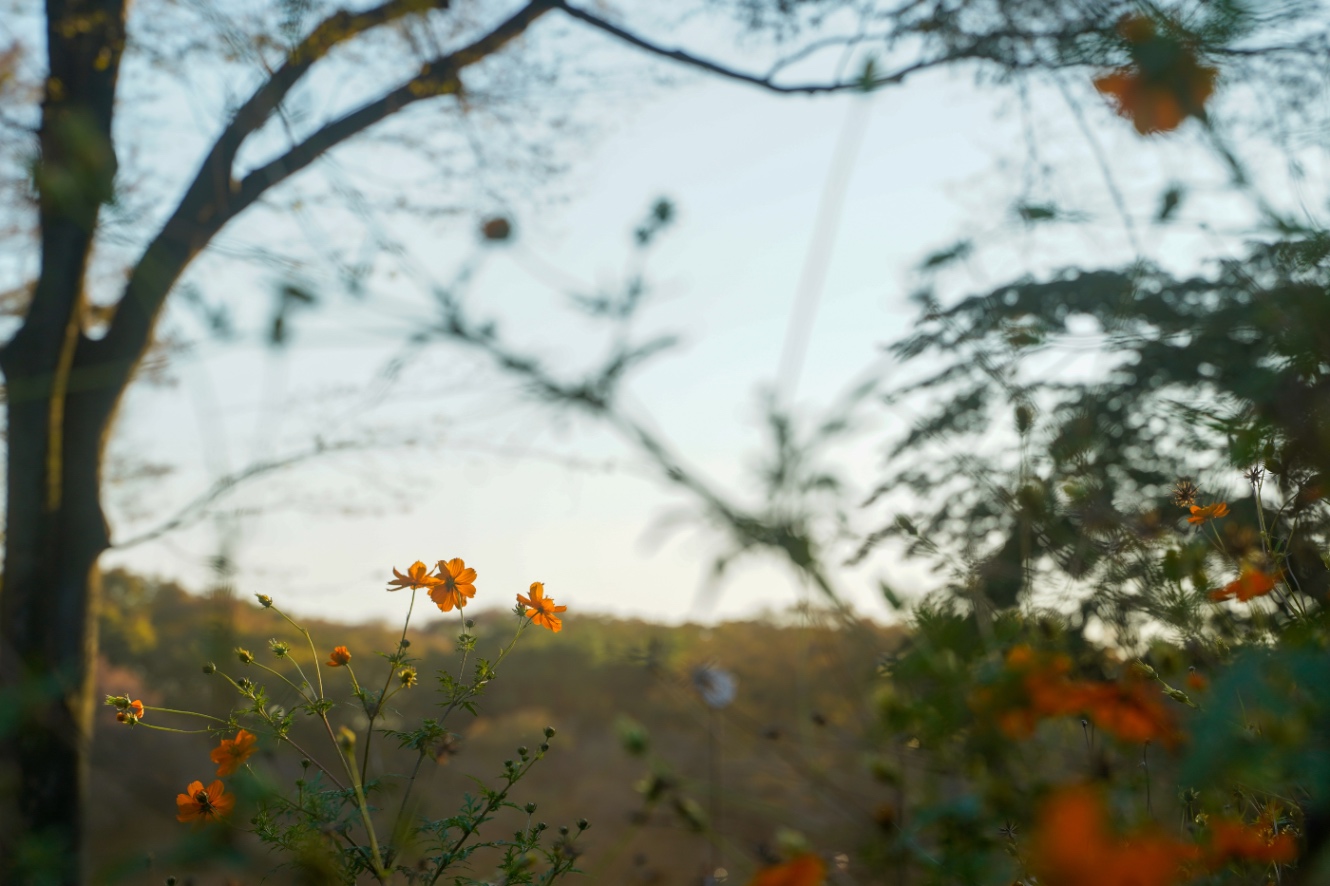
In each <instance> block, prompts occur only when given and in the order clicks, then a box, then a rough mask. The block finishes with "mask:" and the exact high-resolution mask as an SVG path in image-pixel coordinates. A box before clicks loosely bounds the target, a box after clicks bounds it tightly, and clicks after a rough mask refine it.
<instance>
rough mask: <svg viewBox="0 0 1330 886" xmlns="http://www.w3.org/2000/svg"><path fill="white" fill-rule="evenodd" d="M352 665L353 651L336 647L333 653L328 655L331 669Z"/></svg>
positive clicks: (343, 647)
mask: <svg viewBox="0 0 1330 886" xmlns="http://www.w3.org/2000/svg"><path fill="white" fill-rule="evenodd" d="M350 663H351V650H349V649H347V648H346V647H345V646H334V647H333V651H332V652H330V653H328V661H327V665H328V667H330V668H340V667H341V666H342V665H345V664H350Z"/></svg>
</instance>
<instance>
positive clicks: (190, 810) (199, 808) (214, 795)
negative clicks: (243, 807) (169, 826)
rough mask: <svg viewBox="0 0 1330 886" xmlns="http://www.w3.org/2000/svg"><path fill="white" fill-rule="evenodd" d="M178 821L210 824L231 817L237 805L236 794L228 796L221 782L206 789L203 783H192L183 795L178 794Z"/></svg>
mask: <svg viewBox="0 0 1330 886" xmlns="http://www.w3.org/2000/svg"><path fill="white" fill-rule="evenodd" d="M175 805H176V810H177V814H176V821H192V822H199V823H202V822H208V821H216V820H217V819H219V818H222V817H223V816H226V815H229V814H230V812H231V809H232V808H233V807H234V806H235V805H236V798H235V795H234V794H228V793H227V792H226V789H225V788H224V787H222V783H221V782H220V781H214V782H213V783H212V784H210V785H208V787H207V788H206V789H205V788H204V787H203V782H201V781H192V782H190V783H189V787H187V788H185V792H184V793H183V794H176V798H175Z"/></svg>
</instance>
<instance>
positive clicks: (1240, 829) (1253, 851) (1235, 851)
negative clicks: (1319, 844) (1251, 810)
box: [1209, 819, 1298, 867]
mask: <svg viewBox="0 0 1330 886" xmlns="http://www.w3.org/2000/svg"><path fill="white" fill-rule="evenodd" d="M1297 857H1298V844H1297V841H1295V840H1294V839H1293V835H1292V834H1288V833H1284V834H1276V833H1275V831H1274V828H1273V827H1272V826H1271V825H1270V824H1269V822H1265V823H1261V822H1257V823H1256V824H1254V825H1249V824H1246V823H1244V822H1241V821H1237V820H1234V819H1222V820H1220V821H1215V822H1211V824H1210V859H1209V860H1210V863H1211V864H1212V865H1214V866H1215V867H1220V866H1222V865H1224V864H1227V863H1228V862H1230V861H1257V862H1263V863H1265V864H1288V863H1289V862H1290V861H1292V860H1293V859H1295V858H1297Z"/></svg>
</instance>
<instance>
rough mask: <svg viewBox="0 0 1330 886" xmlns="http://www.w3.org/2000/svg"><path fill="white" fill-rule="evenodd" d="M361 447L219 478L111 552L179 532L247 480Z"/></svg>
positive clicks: (319, 446)
mask: <svg viewBox="0 0 1330 886" xmlns="http://www.w3.org/2000/svg"><path fill="white" fill-rule="evenodd" d="M363 446H364V444H359V443H323V442H319V443H316V444H315V445H314V447H313V448H312V449H308V450H306V451H304V452H297V453H295V454H294V455H288V456H285V457H283V458H274V459H269V460H267V461H260V462H255V463H254V464H252V465H249V466H248V467H246V468H243V469H241V470H239V471H234V472H232V473H230V474H227V475H225V476H224V477H221V478H219V479H218V480H217V481H216V482H215V483H213V484H212V486H210V487H208V489H207V491H206V492H204V493H203V494H202V495H200V496H199V497H198V498H195V499H194V500H193V501H191V502H190V503H189V504H187V505H185V506H184V507H183V508H181V509H180V510H178V511H176V513H175V514H174V515H173V516H171V517H170V518H168V519H167V520H165V521H164V522H162V523H159V524H157V525H156V526H154V527H153V528H152V529H148V530H145V531H144V532H140V533H139V534H138V535H132V536H130V537H129V538H127V539H125V540H124V541H117V542H113V543H112V544H111V547H112V548H113V549H114V550H118V551H123V550H125V549H126V548H132V547H136V546H137V545H141V544H143V543H144V542H149V541H153V540H154V539H158V538H161V537H162V536H163V535H166V534H167V533H168V532H174V531H175V530H177V529H183V528H184V527H186V526H189V525H191V524H193V523H195V522H197V521H198V520H200V519H202V518H203V517H204V516H206V515H207V512H208V506H209V505H211V504H212V503H213V502H215V501H217V500H218V499H219V498H222V497H223V496H225V495H228V494H229V493H231V492H234V491H235V489H236V487H238V486H240V485H242V484H244V483H245V482H246V481H248V480H253V479H255V478H257V477H262V476H265V475H267V474H271V473H273V472H275V471H280V470H282V469H283V468H289V467H291V466H292V465H297V464H300V463H301V462H305V461H309V460H310V459H313V458H317V457H319V456H321V455H331V454H332V453H335V452H345V451H347V450H349V449H360V448H363Z"/></svg>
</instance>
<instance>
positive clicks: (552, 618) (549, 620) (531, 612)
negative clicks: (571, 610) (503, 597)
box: [517, 581, 568, 634]
mask: <svg viewBox="0 0 1330 886" xmlns="http://www.w3.org/2000/svg"><path fill="white" fill-rule="evenodd" d="M517 602H518V603H521V604H522V605H523V606H525V607H527V610H526V614H527V615H528V616H529V617H530V618H531V620H532V621H533V622H535V623H536V624H538V625H540V626H541V627H544V628H549V629H550V630H551V631H553V632H554V633H556V634H557V633H559V631H562V630H563V622H562V621H561V620H560V619H559V616H558V615H557V614H556V613H559V612H567V611H568V607H567V606H555V605H554V600H553V599H552V598H549V597H546V596H545V583H544V582H541V581H533V582H532V583H531V596H530V597H523V596H522V595H521V594H518V595H517Z"/></svg>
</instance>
